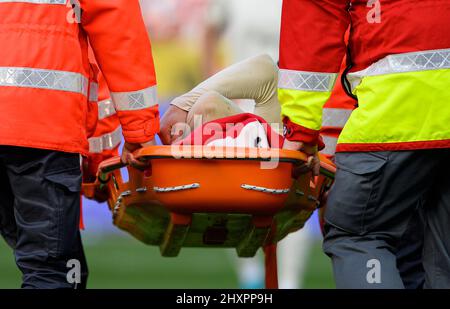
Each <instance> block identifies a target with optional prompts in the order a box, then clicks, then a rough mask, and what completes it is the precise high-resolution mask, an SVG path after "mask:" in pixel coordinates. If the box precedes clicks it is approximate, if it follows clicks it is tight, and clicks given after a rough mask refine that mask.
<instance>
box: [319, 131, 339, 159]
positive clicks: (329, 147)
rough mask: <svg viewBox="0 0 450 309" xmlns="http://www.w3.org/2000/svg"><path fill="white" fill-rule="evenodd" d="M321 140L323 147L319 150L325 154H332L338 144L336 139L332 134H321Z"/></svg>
mask: <svg viewBox="0 0 450 309" xmlns="http://www.w3.org/2000/svg"><path fill="white" fill-rule="evenodd" d="M322 139H323V142H324V143H325V148H324V149H322V150H321V151H320V152H321V153H322V154H325V155H329V156H334V154H335V153H336V146H337V144H338V139H337V138H336V137H332V136H326V135H322Z"/></svg>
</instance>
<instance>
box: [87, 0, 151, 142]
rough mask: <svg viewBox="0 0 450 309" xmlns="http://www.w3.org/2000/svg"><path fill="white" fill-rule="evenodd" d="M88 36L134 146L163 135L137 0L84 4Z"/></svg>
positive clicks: (146, 42) (145, 35) (148, 52)
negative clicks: (161, 133)
mask: <svg viewBox="0 0 450 309" xmlns="http://www.w3.org/2000/svg"><path fill="white" fill-rule="evenodd" d="M80 5H81V9H82V17H81V25H82V27H83V29H84V30H85V31H86V33H87V36H88V38H89V43H90V45H91V46H92V49H93V51H94V54H95V58H96V59H97V62H98V64H99V67H100V70H101V71H102V73H103V75H104V78H105V80H106V82H107V85H108V88H109V90H110V91H111V98H112V101H113V103H114V107H115V109H116V111H117V116H118V117H119V120H120V124H121V126H122V130H123V131H122V133H123V136H124V137H125V140H126V141H127V142H130V143H144V142H148V141H150V140H152V139H153V138H154V136H155V134H156V133H158V131H159V114H158V105H157V96H156V76H155V68H154V64H153V58H152V52H151V45H150V40H149V37H148V34H147V31H146V28H145V25H144V22H143V20H142V15H141V10H140V6H139V1H138V0H98V1H92V0H80Z"/></svg>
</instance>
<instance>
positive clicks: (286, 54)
mask: <svg viewBox="0 0 450 309" xmlns="http://www.w3.org/2000/svg"><path fill="white" fill-rule="evenodd" d="M348 2H349V0H284V1H283V13H282V22H281V37H280V61H279V67H280V72H279V79H278V98H279V101H280V104H281V115H282V118H283V122H284V125H285V136H286V138H287V139H288V140H291V141H301V142H305V143H308V144H317V143H318V139H319V131H320V128H321V125H322V109H323V106H324V104H325V103H326V101H327V100H328V99H329V97H330V95H331V91H332V89H333V87H334V84H335V82H336V79H337V76H338V73H339V69H340V65H341V63H342V59H343V57H344V55H345V50H346V44H345V41H344V35H345V32H346V30H347V28H348V26H349V23H350V17H349V13H348Z"/></svg>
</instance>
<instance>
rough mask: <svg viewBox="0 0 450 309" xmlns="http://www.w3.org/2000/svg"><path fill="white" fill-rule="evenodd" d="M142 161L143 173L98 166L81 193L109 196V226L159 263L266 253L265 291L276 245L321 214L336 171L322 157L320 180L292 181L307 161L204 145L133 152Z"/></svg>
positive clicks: (281, 153) (116, 164) (272, 275)
mask: <svg viewBox="0 0 450 309" xmlns="http://www.w3.org/2000/svg"><path fill="white" fill-rule="evenodd" d="M136 157H137V158H138V159H139V160H141V161H145V162H148V164H149V168H148V169H147V170H146V171H144V172H142V171H139V170H137V169H135V168H132V167H130V166H126V168H127V169H128V173H129V181H127V182H125V181H124V178H123V177H122V173H121V168H124V167H125V166H124V165H123V164H122V163H121V162H120V158H112V159H109V160H106V161H104V162H103V163H102V164H101V165H100V167H99V171H98V180H97V182H96V183H95V184H85V185H84V194H85V195H86V196H87V197H93V196H94V192H95V190H107V191H108V196H109V198H108V205H109V208H110V210H111V212H112V215H113V222H114V224H115V225H116V226H117V227H119V228H120V229H122V230H125V231H127V232H129V233H130V234H132V235H133V236H134V237H136V238H137V239H139V240H141V241H142V242H144V243H146V244H148V245H155V246H159V248H160V251H161V254H162V255H163V256H167V257H172V256H177V255H178V253H179V252H180V250H181V248H182V247H215V248H236V252H237V254H238V256H239V257H252V256H254V255H255V254H256V252H257V250H258V249H259V248H261V247H262V248H263V249H264V252H265V262H266V263H265V264H266V287H267V288H277V287H278V283H277V260H276V244H277V242H278V241H280V240H281V239H283V238H284V237H285V236H286V235H288V234H289V233H291V232H295V231H297V230H299V229H301V228H302V227H303V225H304V224H305V222H306V221H307V220H308V218H309V217H310V216H311V214H312V213H313V212H314V210H316V209H317V208H319V207H320V198H321V195H322V194H323V193H324V192H325V191H326V190H327V189H328V188H329V187H330V186H331V184H332V181H333V177H334V172H335V167H334V165H333V163H331V162H330V161H328V160H327V159H326V158H324V157H321V174H320V176H318V177H314V178H312V177H311V175H310V174H305V175H302V176H301V177H300V178H298V179H293V178H292V177H291V175H292V171H293V169H294V168H295V167H299V166H301V165H302V164H305V162H306V159H307V157H306V155H305V154H303V153H301V152H298V151H290V150H281V149H257V148H220V147H219V148H211V147H208V146H182V147H181V148H175V149H174V148H173V147H171V146H151V147H147V148H143V149H141V150H139V151H138V152H137V153H136Z"/></svg>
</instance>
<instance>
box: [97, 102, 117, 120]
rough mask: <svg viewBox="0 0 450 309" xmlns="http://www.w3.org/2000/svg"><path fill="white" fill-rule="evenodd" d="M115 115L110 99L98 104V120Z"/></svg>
mask: <svg viewBox="0 0 450 309" xmlns="http://www.w3.org/2000/svg"><path fill="white" fill-rule="evenodd" d="M115 113H116V109H115V108H114V104H113V102H112V101H111V99H107V100H103V101H100V102H98V119H99V120H102V119H104V118H106V117H109V116H112V115H114V114H115Z"/></svg>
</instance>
